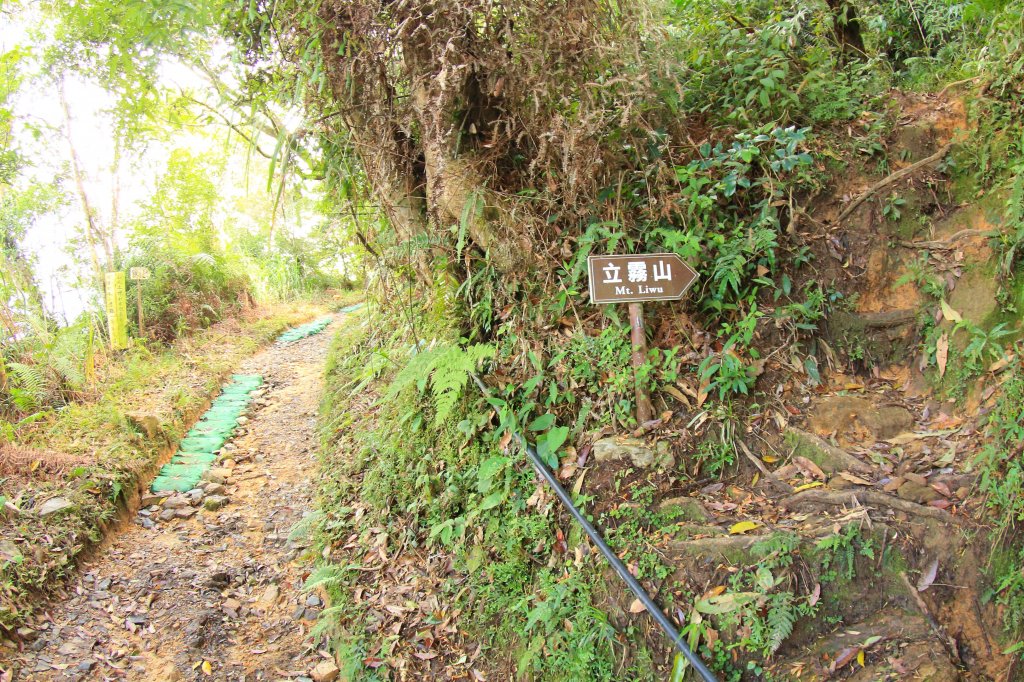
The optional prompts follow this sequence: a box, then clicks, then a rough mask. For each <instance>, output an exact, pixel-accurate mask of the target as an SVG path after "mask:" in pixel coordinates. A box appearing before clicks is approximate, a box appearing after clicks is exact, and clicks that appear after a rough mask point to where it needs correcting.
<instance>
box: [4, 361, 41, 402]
mask: <svg viewBox="0 0 1024 682" xmlns="http://www.w3.org/2000/svg"><path fill="white" fill-rule="evenodd" d="M7 369H8V370H10V373H11V377H12V378H13V380H14V381H13V383H14V386H15V387H16V388H20V389H21V390H22V391H24V392H25V394H26V395H28V397H30V398H31V399H32V400H33V402H35V403H36V404H37V405H42V404H45V403H46V396H47V394H48V393H49V391H48V388H49V387H48V386H47V383H48V382H47V380H46V375H45V374H44V373H43V372H42V371H41V370H40V369H39V367H38V366H36V365H26V364H24V363H21V362H10V363H8V364H7Z"/></svg>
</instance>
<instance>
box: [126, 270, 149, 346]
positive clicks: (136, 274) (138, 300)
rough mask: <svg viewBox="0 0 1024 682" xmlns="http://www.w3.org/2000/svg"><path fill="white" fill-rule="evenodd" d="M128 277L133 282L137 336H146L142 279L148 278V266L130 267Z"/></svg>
mask: <svg viewBox="0 0 1024 682" xmlns="http://www.w3.org/2000/svg"><path fill="white" fill-rule="evenodd" d="M128 276H129V278H130V279H131V280H132V281H133V282H135V305H136V309H137V312H138V314H139V318H138V320H139V336H141V337H144V336H146V322H145V320H144V319H143V317H142V281H143V280H146V279H149V276H150V273H149V268H132V269H131V270H129V271H128Z"/></svg>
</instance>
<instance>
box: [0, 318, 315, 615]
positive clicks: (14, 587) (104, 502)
mask: <svg viewBox="0 0 1024 682" xmlns="http://www.w3.org/2000/svg"><path fill="white" fill-rule="evenodd" d="M321 310H322V308H321V307H319V306H317V305H314V304H308V303H304V304H296V303H294V302H292V303H289V304H287V305H279V306H275V307H269V308H265V309H262V310H258V311H254V312H252V313H250V314H249V315H248V316H247V317H245V318H242V319H232V320H228V321H226V322H223V323H221V324H217V325H214V326H212V327H210V328H208V329H205V330H202V331H200V332H198V333H197V334H195V335H193V336H188V337H185V338H183V339H179V340H178V341H176V342H175V343H174V344H171V345H170V346H162V345H160V344H155V345H154V347H153V348H152V349H150V348H148V347H147V346H144V345H136V346H135V347H134V348H132V349H130V350H129V351H126V352H125V353H124V354H122V355H120V356H119V357H113V356H109V355H102V354H97V360H98V361H97V365H96V367H95V370H94V375H93V376H92V377H91V378H90V383H89V384H88V386H89V390H88V392H83V394H82V395H79V396H76V398H75V399H74V400H73V401H69V402H68V403H67V404H65V405H64V406H63V407H61V408H60V409H56V410H46V411H40V412H38V413H37V414H36V416H35V417H34V418H33V419H32V420H30V421H28V422H26V421H22V422H21V423H19V424H18V425H17V429H15V428H13V427H12V426H11V425H10V424H7V423H6V422H0V424H2V425H5V426H6V428H7V431H6V432H5V433H4V434H3V438H2V439H0V508H2V509H3V512H2V517H3V519H2V525H0V550H2V554H0V558H2V561H0V579H2V584H0V627H2V628H4V629H9V628H13V627H15V626H17V625H19V624H20V623H23V622H25V619H26V618H28V617H29V616H30V615H31V614H32V613H33V612H34V610H35V609H36V608H37V607H38V606H39V605H40V595H41V594H43V593H45V592H46V591H47V590H50V589H52V588H53V586H55V585H56V584H59V581H60V580H61V579H62V578H63V577H65V576H66V575H68V573H69V572H70V571H71V570H73V568H74V566H75V560H76V557H77V556H78V555H79V554H80V553H81V552H82V551H84V550H85V549H87V548H88V547H89V546H91V545H93V544H94V543H96V542H97V541H99V540H100V538H101V537H102V534H103V532H104V531H105V529H106V528H108V527H109V525H110V523H111V522H112V521H114V520H115V519H116V518H117V515H118V513H119V512H120V511H122V510H123V509H124V507H125V504H126V502H127V501H128V500H129V499H131V498H132V496H133V495H134V494H135V493H136V489H137V488H138V487H139V486H140V484H147V483H148V481H147V480H146V477H147V476H151V475H152V474H153V473H154V471H155V469H154V467H155V466H156V464H157V459H158V458H159V456H160V455H161V454H163V453H166V452H167V451H168V450H169V449H170V447H171V446H172V444H173V443H175V442H177V439H178V438H179V437H180V436H181V435H182V434H183V433H184V432H185V430H187V427H188V426H189V422H190V421H191V420H193V419H194V418H195V417H196V416H197V415H198V414H199V413H200V412H201V410H202V409H203V407H204V406H205V405H206V403H207V401H208V400H209V396H210V395H211V394H212V393H213V392H214V391H215V390H216V389H217V388H218V387H219V386H220V384H221V382H222V380H223V377H224V376H225V375H226V374H227V373H229V372H230V371H231V370H232V368H234V366H235V365H236V364H237V363H238V362H239V361H240V360H241V359H243V358H245V357H246V356H248V355H250V354H251V353H252V352H253V351H254V350H256V349H257V348H258V347H259V346H261V345H262V344H264V343H266V342H268V341H270V340H271V339H273V338H274V337H275V336H277V335H278V334H279V333H280V332H281V331H282V330H283V329H285V328H287V327H290V326H293V325H295V324H297V323H299V322H302V321H304V320H307V319H309V318H310V317H313V316H314V315H316V314H317V313H318V312H320V311H321ZM53 499H61V500H65V501H67V502H68V503H70V504H69V506H68V507H67V508H65V509H63V510H61V511H58V512H56V513H54V514H51V515H48V516H45V517H42V516H39V515H38V514H37V511H38V509H39V508H40V506H41V505H42V504H44V503H46V502H47V501H48V500H53Z"/></svg>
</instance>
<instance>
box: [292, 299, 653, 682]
mask: <svg viewBox="0 0 1024 682" xmlns="http://www.w3.org/2000/svg"><path fill="white" fill-rule="evenodd" d="M389 327H390V325H389V324H388V320H387V318H381V317H379V313H375V314H374V315H373V316H372V317H369V318H363V319H358V320H357V319H352V318H349V320H348V325H347V328H346V329H345V330H344V331H342V332H340V333H339V335H338V337H337V338H336V339H335V342H334V344H333V345H332V348H331V354H330V361H329V366H328V373H327V388H326V397H325V399H324V403H323V405H322V410H321V432H322V438H323V443H324V452H323V459H322V462H323V472H324V474H325V478H324V479H323V480H322V481H321V484H320V506H321V509H322V511H323V513H324V516H323V518H322V520H321V522H320V531H319V534H318V540H319V542H320V543H321V545H320V546H321V549H322V550H323V554H324V556H325V557H327V559H328V562H327V563H325V564H324V566H322V567H321V568H320V569H319V570H318V571H316V572H315V573H314V574H313V575H312V576H311V578H310V583H309V587H310V588H314V587H318V588H321V589H325V590H326V592H327V594H328V595H329V596H330V600H329V602H330V608H329V609H328V611H326V612H325V614H324V616H323V618H322V619H321V622H320V624H319V625H318V631H319V633H320V634H321V635H329V636H330V638H331V645H332V647H334V648H335V649H337V651H338V654H339V659H340V660H341V661H342V662H343V674H348V675H351V676H352V677H350V679H368V680H369V679H386V675H387V674H388V673H387V669H385V670H383V671H381V675H382V676H378V675H377V674H376V673H375V672H374V668H375V667H377V666H374V663H375V661H376V660H377V659H378V658H379V657H381V656H384V654H382V653H381V650H382V647H387V645H388V643H389V641H390V640H389V639H388V632H385V631H381V629H380V626H379V624H378V623H376V622H375V620H374V618H373V617H372V616H371V614H370V611H369V610H368V609H367V608H366V607H365V605H364V604H361V603H360V601H359V600H358V599H357V598H356V597H355V596H354V590H355V589H357V588H358V587H359V584H360V581H361V579H362V577H363V576H365V575H366V574H365V573H361V572H360V567H359V566H358V565H353V564H351V563H348V562H347V560H345V559H343V556H344V554H342V553H339V554H338V555H335V553H334V550H335V548H337V547H339V546H340V545H341V544H343V543H345V542H347V541H348V539H350V536H353V537H356V538H358V541H357V543H361V542H368V541H369V540H371V539H372V538H373V537H374V536H372V535H370V533H371V530H372V529H375V528H380V527H382V528H383V531H384V537H385V538H386V540H385V541H384V543H383V545H381V546H382V547H383V550H384V551H385V552H387V553H389V554H391V553H395V552H397V553H398V554H399V555H402V554H405V553H409V554H411V555H417V556H423V555H424V553H427V552H434V551H438V550H440V551H443V552H446V553H451V555H452V559H451V561H452V565H451V570H450V571H441V572H440V573H439V574H438V575H431V576H429V577H428V578H427V580H428V581H429V582H428V584H427V585H426V586H425V587H424V589H425V591H427V592H430V593H436V594H437V595H438V596H439V597H440V598H441V600H442V604H443V609H444V611H446V612H451V611H456V610H457V611H459V612H461V614H462V615H461V617H460V619H459V633H460V635H459V637H460V639H462V640H464V642H463V643H465V642H472V643H476V642H479V643H481V644H483V645H485V647H486V649H487V652H486V653H485V654H484V657H485V658H486V659H488V663H486V664H483V665H480V664H479V663H478V667H479V668H482V669H485V670H486V669H494V670H495V671H499V670H502V669H515V670H518V671H520V673H521V674H523V675H525V676H528V677H529V676H539V677H543V678H548V677H549V676H550V678H551V679H566V680H583V679H588V680H617V679H637V680H642V679H656V677H655V673H654V670H653V668H652V666H651V660H650V653H649V652H648V651H647V650H646V648H645V646H644V645H642V644H640V645H639V646H636V640H639V633H638V632H632V631H630V630H628V629H627V630H626V632H625V633H624V634H625V636H626V637H627V638H629V639H632V640H634V643H633V644H632V645H630V646H629V647H628V648H629V649H630V654H629V655H628V656H623V651H624V650H625V647H626V645H625V644H624V642H623V641H622V639H621V637H622V636H623V635H622V633H620V632H619V631H618V630H617V629H616V628H615V627H613V626H612V625H611V624H609V623H608V617H607V616H606V615H605V613H604V612H602V611H601V610H600V609H599V608H597V607H596V606H595V602H596V601H598V600H597V598H596V594H595V593H599V592H603V591H605V590H607V586H606V585H605V583H604V578H603V577H602V574H601V571H600V568H599V566H598V564H596V563H595V562H594V559H593V557H590V558H587V559H585V560H584V559H582V558H579V557H577V558H574V557H573V556H572V555H564V554H558V553H557V552H556V553H555V554H552V550H554V549H555V548H556V546H558V545H559V543H561V546H562V549H561V550H558V551H560V552H564V551H565V550H564V547H565V542H566V540H568V541H569V542H570V543H571V544H572V545H573V546H575V545H576V544H578V540H579V539H578V538H563V536H562V535H561V533H562V530H561V528H562V527H563V526H561V525H560V524H559V523H558V516H559V515H558V513H557V509H556V508H555V505H556V503H555V501H554V500H553V499H552V498H551V497H550V496H545V495H544V494H543V493H541V492H540V491H539V489H538V487H537V481H536V480H535V478H534V474H533V472H532V471H531V470H530V469H529V468H528V467H526V466H524V465H523V461H522V459H521V458H520V457H518V456H517V454H516V452H515V450H514V449H510V448H507V447H506V446H507V443H508V438H507V436H505V438H504V439H503V438H502V436H503V434H502V433H501V432H499V431H495V430H493V429H491V428H489V426H488V425H489V424H490V423H491V417H490V416H489V415H488V413H489V412H490V408H489V407H488V406H487V404H486V403H485V402H484V401H483V400H482V398H479V397H474V395H473V393H472V392H470V391H465V392H464V391H463V390H462V389H463V388H464V387H465V385H466V380H467V379H468V375H467V373H466V369H467V368H473V366H474V365H475V364H477V361H476V359H475V358H474V357H472V355H465V354H462V356H461V357H459V358H456V359H455V360H454V362H453V361H452V360H451V359H449V360H448V362H447V363H444V362H435V363H433V364H434V370H433V372H437V371H441V372H445V371H450V372H453V373H454V374H457V375H459V380H458V382H457V383H458V384H459V386H457V387H452V386H451V385H450V384H449V385H447V386H444V385H437V386H435V388H437V389H438V390H437V392H435V394H434V395H435V397H439V396H440V400H439V403H440V405H439V406H437V408H438V409H436V410H435V409H434V408H435V405H434V403H433V400H432V399H431V397H430V391H429V390H428V391H427V395H425V396H424V395H421V394H420V392H419V391H418V390H416V388H415V387H414V386H412V385H409V384H407V383H403V382H401V381H399V382H398V383H395V384H391V379H394V378H395V375H396V374H399V372H398V370H399V369H400V368H401V367H402V365H403V364H404V360H403V359H402V358H409V359H413V360H414V362H413V364H412V365H409V366H410V367H415V366H416V362H415V358H417V357H422V356H423V355H425V354H428V353H430V352H431V350H429V349H427V348H423V349H422V352H421V353H419V354H414V355H411V356H410V355H409V353H410V351H412V350H414V349H415V348H416V344H415V343H414V342H413V341H412V338H411V337H410V336H409V335H408V333H407V332H406V331H405V330H401V331H398V332H391V331H389ZM441 333H442V334H443V333H444V332H441ZM449 333H450V332H449ZM438 348H448V349H449V351H448V353H447V354H448V355H449V358H451V357H453V356H456V355H458V354H459V353H460V351H458V350H457V347H453V346H450V345H446V344H443V343H442V344H440V345H437V346H434V350H435V351H436V350H437V349H438ZM452 349H454V350H452ZM477 356H478V357H479V353H478V354H477ZM423 364H424V363H422V362H420V363H419V365H420V367H421V368H422V366H423ZM403 371H405V370H403ZM426 374H427V375H431V371H430V370H428V371H427V372H426ZM418 375H419V376H421V377H423V376H424V372H422V371H421V372H418ZM432 376H433V377H434V378H435V380H436V379H437V377H438V375H437V374H433V375H432ZM420 381H421V383H423V379H421V380H420ZM389 386H392V387H394V388H393V390H392V393H391V394H390V396H391V397H390V399H388V400H382V401H379V402H377V401H376V400H375V399H377V398H379V397H381V395H383V393H385V392H386V391H387V390H388V388H389ZM473 390H474V391H475V388H474V389H473ZM438 415H441V418H440V419H438V418H437V416H438ZM357 510H358V511H357ZM566 530H567V531H568V529H567V528H566ZM345 546H346V547H347V548H348V549H347V551H348V552H351V551H352V549H351V542H349V543H348V544H346V545H345ZM335 562H337V563H335ZM391 650H393V647H392V648H391ZM445 658H446V659H448V662H453V661H451V659H452V658H453V657H452V656H451V655H450V652H445Z"/></svg>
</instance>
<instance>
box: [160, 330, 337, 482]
mask: <svg viewBox="0 0 1024 682" xmlns="http://www.w3.org/2000/svg"><path fill="white" fill-rule="evenodd" d="M327 322H330V320H329V319H328V320H327ZM324 326H327V325H326V324H325V325H324ZM321 329H322V327H321ZM262 385H263V377H261V376H259V375H258V374H233V375H232V376H231V382H230V383H228V384H226V385H225V386H224V387H223V388H222V390H221V394H220V395H219V396H217V397H216V398H214V399H213V402H211V403H210V408H209V409H208V410H207V411H206V413H205V414H203V416H202V417H201V418H200V419H199V421H197V422H196V423H195V424H194V425H193V426H192V428H191V429H190V430H189V432H188V433H187V434H185V437H184V438H183V439H182V440H181V442H180V443H178V452H177V454H175V455H174V457H172V458H171V462H170V464H165V465H164V466H163V468H161V469H160V473H159V474H158V475H157V477H156V478H155V479H153V484H152V485H151V486H150V489H151V490H152V491H153V492H155V493H171V492H186V491H188V490H192V489H193V488H195V487H196V486H197V485H199V481H200V480H202V477H203V474H204V473H205V472H206V470H207V469H209V468H210V465H211V464H213V463H214V462H215V461H217V455H216V452H217V451H218V450H220V449H221V448H222V447H224V443H226V442H227V440H228V439H229V438H231V435H232V434H233V433H234V432H235V429H237V428H238V418H239V417H241V416H242V415H243V414H244V413H245V410H246V409H247V408H248V407H249V402H250V401H251V400H252V396H251V395H250V394H251V393H252V392H253V391H255V390H256V389H257V388H259V387H260V386H262Z"/></svg>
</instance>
